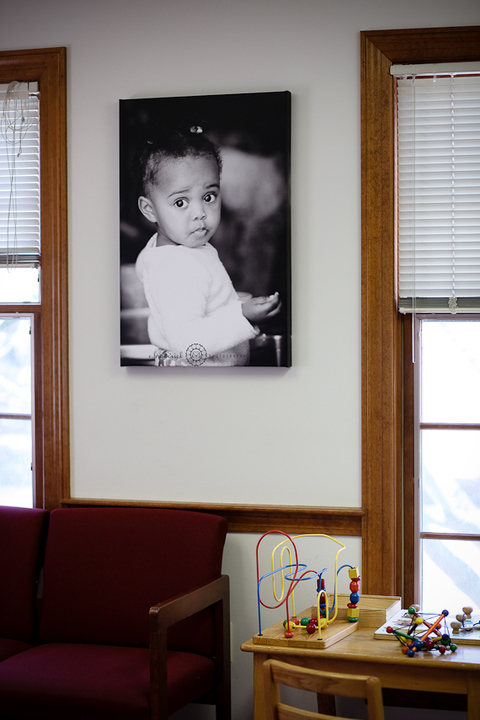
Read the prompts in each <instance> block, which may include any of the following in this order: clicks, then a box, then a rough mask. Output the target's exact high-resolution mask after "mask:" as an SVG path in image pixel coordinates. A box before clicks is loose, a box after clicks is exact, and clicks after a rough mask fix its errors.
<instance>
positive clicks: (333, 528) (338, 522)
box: [62, 498, 364, 537]
mask: <svg viewBox="0 0 480 720" xmlns="http://www.w3.org/2000/svg"><path fill="white" fill-rule="evenodd" d="M62 506H63V507H106V506H107V507H149V508H151V507H158V508H169V509H170V510H196V511H197V512H198V511H199V512H209V513H213V514H214V515H222V516H223V517H224V518H226V519H227V520H228V530H229V532H252V533H256V532H259V533H263V532H267V531H268V530H283V531H284V532H288V533H318V532H321V533H325V534H326V535H346V536H358V537H361V535H362V525H363V516H364V513H363V510H362V509H361V508H338V507H336V508H327V507H305V506H285V507H284V506H278V505H234V504H224V505H222V504H217V503H211V504H209V503H201V504H200V503H174V502H147V501H145V502H143V501H137V500H132V501H130V500H103V499H95V498H66V499H64V500H62Z"/></svg>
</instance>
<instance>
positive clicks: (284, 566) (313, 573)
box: [256, 530, 361, 639]
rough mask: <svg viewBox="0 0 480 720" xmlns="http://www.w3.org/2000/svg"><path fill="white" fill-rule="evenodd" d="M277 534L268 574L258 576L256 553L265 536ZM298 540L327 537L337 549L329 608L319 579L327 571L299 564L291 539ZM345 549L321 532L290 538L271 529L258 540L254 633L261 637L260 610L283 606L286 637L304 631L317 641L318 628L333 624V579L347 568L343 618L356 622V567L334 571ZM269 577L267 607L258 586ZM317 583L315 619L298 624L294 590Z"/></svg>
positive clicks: (334, 606) (358, 596)
mask: <svg viewBox="0 0 480 720" xmlns="http://www.w3.org/2000/svg"><path fill="white" fill-rule="evenodd" d="M275 533H278V534H280V535H282V536H283V540H281V541H280V542H279V543H278V544H277V545H276V546H275V547H274V549H273V552H272V559H271V567H272V570H271V572H268V573H265V574H264V575H260V569H259V551H260V546H261V544H262V542H263V541H264V540H265V538H266V537H267V536H269V535H272V534H275ZM299 538H327V539H329V540H332V541H333V542H334V543H337V544H338V545H339V546H340V548H339V549H338V550H337V553H336V555H335V568H334V588H333V603H332V607H331V608H330V607H329V596H328V594H327V591H326V588H325V579H324V578H323V577H322V575H323V573H324V572H325V571H326V569H327V568H323V569H322V570H313V569H308V568H307V566H306V565H305V564H302V563H300V562H299V559H298V550H297V546H296V544H295V540H297V539H299ZM344 549H345V545H344V544H343V543H341V542H340V541H339V540H336V539H335V538H332V537H330V536H329V535H324V534H321V533H318V534H317V533H312V534H306V535H294V536H293V537H291V536H290V535H288V534H287V533H284V532H282V531H280V530H272V531H269V532H267V533H265V534H264V535H262V537H261V538H260V540H259V541H258V543H257V549H256V561H257V604H258V634H259V635H261V634H262V623H261V608H262V607H263V608H266V609H269V610H274V609H276V608H279V607H281V606H282V605H283V606H284V607H285V614H286V619H285V621H284V622H283V626H284V634H285V637H286V638H292V637H294V636H295V632H296V631H302V630H305V631H306V632H307V633H308V634H309V635H313V634H314V633H315V632H317V633H318V637H319V639H320V638H321V631H322V628H326V627H327V626H328V625H330V624H331V623H333V622H334V621H335V620H336V618H337V614H338V602H337V599H338V593H337V577H338V574H339V573H340V571H341V570H343V569H344V568H348V573H349V578H350V598H349V599H350V602H349V603H348V604H347V619H348V621H349V622H350V623H355V622H357V621H358V602H359V600H360V594H359V589H360V580H361V578H360V575H359V573H358V568H357V567H353V566H352V565H342V566H341V567H340V568H338V569H337V560H338V555H339V553H340V552H341V551H342V550H344ZM269 577H271V578H272V592H273V598H274V604H271V605H268V604H266V603H265V602H264V601H263V600H262V598H261V586H262V583H263V581H264V580H266V579H267V578H269ZM276 578H277V579H278V578H279V580H280V583H281V589H280V591H278V590H277V587H276V584H275V579H276ZM313 579H316V580H317V584H316V610H317V612H316V616H315V617H304V618H301V620H300V621H299V620H298V618H297V617H296V615H295V598H294V591H295V589H296V587H297V586H298V584H299V583H300V582H302V581H305V580H313Z"/></svg>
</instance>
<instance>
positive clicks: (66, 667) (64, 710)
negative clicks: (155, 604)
mask: <svg viewBox="0 0 480 720" xmlns="http://www.w3.org/2000/svg"><path fill="white" fill-rule="evenodd" d="M213 679H214V664H213V661H211V660H209V659H207V658H205V657H202V656H200V655H194V654H189V653H179V652H172V653H169V656H168V683H169V712H175V711H176V710H177V709H179V708H180V707H182V706H183V705H185V704H187V703H189V702H190V701H191V700H193V699H196V698H198V697H199V696H201V695H202V694H204V693H205V692H207V691H208V690H209V689H210V688H211V687H212V684H213ZM0 697H1V698H2V702H1V708H0V718H5V717H9V718H28V719H29V720H66V719H67V718H68V720H85V718H87V717H88V720H148V718H149V717H150V711H149V651H148V650H147V649H145V648H131V647H127V648H125V647H109V646H102V645H71V644H60V643H52V644H47V645H41V646H38V647H35V648H32V649H31V650H29V651H28V652H25V653H20V654H18V655H16V656H15V657H12V658H10V659H9V660H5V662H3V663H0Z"/></svg>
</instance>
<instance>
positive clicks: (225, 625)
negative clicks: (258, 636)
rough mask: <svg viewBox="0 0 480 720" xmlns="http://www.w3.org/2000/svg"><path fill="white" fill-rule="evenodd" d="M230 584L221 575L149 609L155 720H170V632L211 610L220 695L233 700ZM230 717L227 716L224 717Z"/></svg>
mask: <svg viewBox="0 0 480 720" xmlns="http://www.w3.org/2000/svg"><path fill="white" fill-rule="evenodd" d="M229 587H230V582H229V577H228V575H221V576H220V577H219V578H217V580H213V581H212V582H210V583H207V584H206V585H200V586H199V587H197V588H194V589H193V590H191V591H190V592H187V593H185V594H183V595H178V596H176V597H174V598H170V599H169V600H165V601H164V602H162V603H159V604H158V605H154V606H153V607H151V608H150V613H149V615H150V696H151V718H152V720H167V718H168V712H167V692H168V683H167V631H168V628H169V627H170V626H171V625H174V624H175V623H177V622H179V621H180V620H183V619H184V618H187V617H190V616H191V615H194V614H195V613H197V612H199V611H200V610H203V609H205V608H208V607H212V608H213V610H214V618H215V665H216V676H217V694H219V695H222V696H223V697H228V698H229V697H230V669H229V663H230V590H229ZM225 717H228V715H225Z"/></svg>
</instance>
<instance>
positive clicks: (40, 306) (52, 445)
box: [0, 48, 69, 508]
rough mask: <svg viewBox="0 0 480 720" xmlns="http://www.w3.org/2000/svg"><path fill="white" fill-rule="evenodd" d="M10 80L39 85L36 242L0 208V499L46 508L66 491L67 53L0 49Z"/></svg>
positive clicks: (4, 78)
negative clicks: (2, 479) (1, 479)
mask: <svg viewBox="0 0 480 720" xmlns="http://www.w3.org/2000/svg"><path fill="white" fill-rule="evenodd" d="M13 81H16V82H18V83H21V84H22V87H23V85H24V84H25V83H29V84H34V83H36V84H37V85H38V98H39V114H40V197H39V205H40V215H39V217H40V236H39V237H40V238H41V241H40V245H41V248H39V247H38V242H36V241H35V236H36V237H38V233H36V232H35V227H34V226H35V223H36V222H37V220H36V215H38V212H36V211H35V210H32V208H31V207H28V208H27V209H26V214H25V215H22V212H20V210H22V209H21V208H20V207H19V212H18V213H17V215H16V217H17V220H18V224H17V229H16V231H17V232H15V227H13V229H12V225H11V224H10V225H8V230H7V215H8V214H10V216H11V213H9V212H8V211H7V212H4V213H3V214H0V274H1V275H2V277H1V283H2V294H1V297H0V358H1V378H0V379H1V383H2V388H1V392H0V424H1V430H2V434H1V442H0V462H1V465H2V473H4V477H7V481H6V482H5V483H4V486H3V491H4V495H3V496H2V494H1V493H2V486H1V483H0V503H2V502H4V503H5V504H7V503H12V504H23V505H34V506H37V507H47V508H53V507H57V506H58V505H59V504H60V501H61V499H62V498H63V497H65V496H68V494H69V436H68V428H69V417H68V356H67V244H66V242H67V236H66V128H65V49H64V48H49V49H46V50H26V51H9V52H0V84H1V85H7V86H8V85H10V83H12V82H13ZM22 92H23V90H22ZM25 142H26V144H28V143H27V141H25ZM25 147H26V146H25ZM22 156H23V157H22ZM26 156H27V152H26V151H25V153H24V152H23V151H22V153H21V154H20V156H18V157H17V155H15V157H14V162H15V163H18V165H19V166H20V164H21V163H22V162H23V160H24V159H25V158H26ZM7 164H8V163H7ZM4 168H5V164H2V165H1V166H0V173H1V172H3V174H4V177H5V179H6V184H4V185H2V194H3V193H4V191H8V193H10V189H11V187H12V183H14V182H15V180H14V177H15V175H13V179H12V175H11V174H10V173H6V172H5V170H4ZM18 169H20V167H18ZM35 184H38V183H35V182H34V183H33V185H35ZM5 189H7V190H5ZM17 195H19V196H22V195H23V192H20V193H17ZM9 197H10V195H9ZM9 202H10V200H9ZM19 202H20V201H19ZM37 204H38V203H37ZM0 213H1V209H0ZM20 218H21V220H20ZM24 220H25V222H26V223H27V225H26V227H24V226H23V225H22V223H23V221H24ZM24 231H25V232H24ZM7 233H8V234H7ZM15 235H16V237H15ZM24 240H25V241H26V242H24ZM12 256H13V259H14V261H13V263H12V262H11V260H12ZM7 258H8V264H9V265H10V266H11V267H10V268H9V269H8V270H7V268H6V265H7ZM39 267H40V268H41V269H40V270H39ZM24 276H27V280H25V279H24ZM28 276H30V278H28ZM32 278H33V281H32ZM25 283H26V284H25ZM29 438H31V440H30V439H29ZM6 468H8V476H7V475H6V473H7V470H6ZM20 479H22V481H21V482H19V480H20ZM13 486H15V487H17V489H18V488H20V495H15V496H14V495H12V494H11V493H12V492H16V490H15V489H14V487H13Z"/></svg>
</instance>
